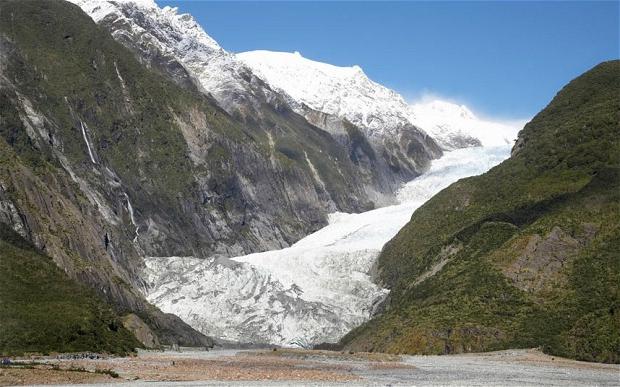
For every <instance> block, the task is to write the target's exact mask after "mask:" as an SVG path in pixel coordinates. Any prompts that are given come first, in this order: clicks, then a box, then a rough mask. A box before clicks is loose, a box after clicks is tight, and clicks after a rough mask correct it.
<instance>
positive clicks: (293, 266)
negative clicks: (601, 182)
mask: <svg viewBox="0 0 620 387" xmlns="http://www.w3.org/2000/svg"><path fill="white" fill-rule="evenodd" d="M509 153H510V148H509V147H508V146H501V147H477V148H465V149H459V150H455V151H452V152H447V153H446V154H445V156H444V157H442V158H441V159H439V160H436V161H434V162H433V164H432V166H431V168H430V170H429V171H428V172H427V173H426V174H424V175H422V176H420V177H418V178H417V179H415V180H413V181H411V182H409V183H408V184H407V185H405V186H404V187H403V188H402V190H401V191H400V192H399V194H398V197H399V199H400V204H398V205H393V206H389V207H384V208H379V209H376V210H373V211H368V212H365V213H361V214H344V213H336V214H332V215H331V217H330V223H329V225H328V226H326V227H324V228H323V229H321V230H319V231H317V232H315V233H313V234H311V235H309V236H307V237H306V238H304V239H302V240H300V241H299V242H297V243H296V244H294V245H293V246H291V247H289V248H286V249H282V250H276V251H268V252H264V253H257V254H250V255H246V256H242V257H236V258H233V259H198V258H191V257H158V258H155V257H152V258H147V259H146V270H145V273H144V274H145V279H146V280H147V283H148V286H149V288H148V294H147V298H148V299H149V301H151V302H153V303H154V304H155V305H157V306H158V307H160V308H161V309H162V310H163V311H165V312H169V313H174V314H176V315H178V316H179V317H181V318H182V319H183V320H184V321H186V322H187V323H189V324H190V325H191V326H192V327H194V328H196V329H198V330H200V331H201V332H204V333H207V334H209V335H211V336H214V337H217V338H220V339H225V340H234V341H240V342H252V343H271V344H279V345H288V346H306V345H310V344H315V343H320V342H335V341H337V340H338V339H340V337H342V336H343V335H344V334H345V333H346V332H348V331H349V330H350V329H352V328H353V327H355V326H357V325H359V324H361V323H362V322H364V321H366V320H368V319H369V318H370V315H371V312H372V309H373V306H374V305H375V304H376V303H377V302H379V301H380V300H382V299H383V298H384V297H385V295H386V294H387V290H386V289H381V288H380V287H378V286H377V285H375V284H374V283H373V282H372V280H371V278H370V276H369V274H368V273H369V270H370V268H371V266H372V264H373V262H374V261H375V259H376V257H377V255H378V253H379V251H380V249H381V248H382V246H383V245H384V244H385V242H387V241H388V240H389V239H391V238H392V237H393V236H394V235H395V234H396V233H397V232H398V230H399V229H400V228H401V227H403V226H404V225H405V223H407V221H408V220H409V219H410V217H411V214H412V213H413V211H414V210H415V209H416V208H417V207H419V206H420V205H422V204H423V203H424V202H425V201H426V200H428V199H429V198H430V197H431V196H432V195H434V194H435V193H437V192H438V191H440V190H441V189H443V188H445V187H446V186H448V185H449V184H451V183H453V182H454V181H456V180H458V179H460V178H463V177H466V176H472V175H477V174H480V173H483V172H485V171H487V170H488V169H489V168H491V167H492V166H494V165H496V164H498V163H499V162H501V161H502V160H503V159H505V158H507V157H508V156H509Z"/></svg>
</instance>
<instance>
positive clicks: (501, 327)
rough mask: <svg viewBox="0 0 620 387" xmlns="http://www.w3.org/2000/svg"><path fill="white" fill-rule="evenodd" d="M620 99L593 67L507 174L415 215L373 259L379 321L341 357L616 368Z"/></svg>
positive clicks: (475, 183) (354, 336)
mask: <svg viewBox="0 0 620 387" xmlns="http://www.w3.org/2000/svg"><path fill="white" fill-rule="evenodd" d="M618 90H620V61H612V62H606V63H602V64H600V65H599V66H597V67H595V68H594V69H592V70H590V71H589V72H587V73H585V74H584V75H582V76H580V77H578V78H577V79H575V80H573V81H572V82H570V84H568V85H567V86H566V87H565V88H564V89H563V90H561V91H560V92H559V93H558V95H557V96H556V97H555V98H554V99H553V101H552V102H551V103H550V104H549V106H547V107H546V108H545V109H544V110H543V111H542V112H540V113H539V114H538V115H537V116H536V117H535V118H534V119H533V120H532V121H531V122H530V123H529V124H527V125H526V127H525V128H524V130H523V131H522V132H521V133H520V136H519V137H520V139H519V141H518V142H517V144H516V145H515V149H514V150H513V156H512V157H511V158H510V159H509V160H507V161H505V162H503V163H502V164H500V165H499V166H497V167H495V168H493V169H492V170H491V171H489V172H487V173H486V174H484V175H482V176H478V177H472V178H468V179H463V180H461V181H458V182H457V183H455V184H453V185H451V186H450V187H448V188H447V189H445V190H444V191H442V192H440V193H439V194H438V195H436V196H435V197H433V198H432V199H431V200H430V201H428V202H427V203H426V204H425V205H424V206H422V207H420V208H419V209H418V210H417V211H416V212H415V213H414V215H413V216H412V219H411V221H410V222H409V223H408V224H407V225H406V226H405V227H404V228H403V229H402V230H401V231H400V232H399V233H398V235H397V236H396V237H395V238H394V239H392V240H391V241H390V242H389V243H388V244H386V246H385V247H384V250H383V252H382V254H381V256H380V258H379V272H380V278H381V280H382V281H383V282H384V283H385V284H386V285H387V286H389V287H390V288H392V293H391V301H390V305H389V307H388V308H387V311H386V312H385V313H384V314H382V315H380V316H378V317H376V318H375V319H373V320H371V321H370V322H368V323H367V324H365V325H363V326H361V327H359V328H358V329H356V330H354V331H352V332H350V333H349V334H348V335H347V336H346V337H345V338H344V339H343V343H344V344H345V345H346V346H347V347H351V348H354V349H361V350H374V351H388V352H396V353H426V354H431V353H458V352H466V351H487V350H496V349H503V348H509V347H535V346H536V347H537V346H540V347H542V348H543V349H544V350H545V351H547V352H549V353H552V354H557V355H562V356H567V357H572V358H576V359H581V360H588V361H601V362H615V363H618V362H620V226H619V224H620V140H619V139H620V124H619V121H618V119H619V114H620V94H619V93H618ZM438 265H439V266H438ZM444 265H445V266H444ZM437 267H440V270H438V271H437V272H436V273H435V274H434V275H433V274H432V273H433V270H432V269H433V268H435V269H436V268H437Z"/></svg>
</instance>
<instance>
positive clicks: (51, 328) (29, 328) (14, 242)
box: [0, 224, 141, 355]
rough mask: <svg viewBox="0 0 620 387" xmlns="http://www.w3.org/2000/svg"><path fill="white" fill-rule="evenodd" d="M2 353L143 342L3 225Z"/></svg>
mask: <svg viewBox="0 0 620 387" xmlns="http://www.w3.org/2000/svg"><path fill="white" fill-rule="evenodd" d="M0 330H1V334H0V354H2V355H21V354H23V353H26V352H35V353H50V352H80V351H94V352H108V353H116V354H126V353H128V352H131V351H133V350H134V349H135V348H136V347H140V346H141V344H140V343H139V342H138V341H137V340H136V339H135V338H134V337H133V335H132V334H131V333H129V332H128V331H127V330H126V329H125V328H123V326H122V325H121V323H120V321H119V320H118V318H117V316H116V315H115V314H114V313H113V312H112V310H111V309H110V308H109V307H108V306H107V305H105V304H104V303H103V302H102V301H101V300H100V299H99V298H97V297H96V296H95V295H94V294H93V292H92V291H91V290H89V289H87V288H85V287H84V286H81V285H78V284H76V283H75V282H73V281H71V280H70V279H69V278H67V276H66V275H65V273H63V272H62V271H61V270H60V269H59V268H58V267H57V266H56V264H55V263H54V262H53V261H52V260H51V258H49V257H47V256H45V255H43V254H41V253H39V252H38V251H36V249H35V248H34V247H33V246H31V245H30V243H28V242H27V241H25V240H24V239H22V238H21V237H20V236H19V235H17V234H16V233H14V232H13V231H12V230H9V229H8V228H7V227H6V226H3V225H1V224H0Z"/></svg>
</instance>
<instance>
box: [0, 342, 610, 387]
mask: <svg viewBox="0 0 620 387" xmlns="http://www.w3.org/2000/svg"><path fill="white" fill-rule="evenodd" d="M24 362H25V361H24ZM28 362H29V363H28V364H29V365H28V368H21V369H20V368H0V385H50V384H54V385H69V384H74V383H79V384H82V385H100V384H101V383H114V384H120V383H122V384H124V385H127V386H138V385H144V384H148V385H149V386H164V385H166V386H167V385H175V386H205V385H207V386H211V385H213V386H215V385H239V386H241V385H243V386H263V385H269V386H332V385H334V386H339V385H363V386H396V385H442V386H445V385H450V386H456V385H458V386H618V385H620V365H611V364H598V363H586V362H579V361H573V360H568V359H563V358H557V357H553V356H548V355H545V354H542V353H541V352H539V351H537V350H534V349H529V350H509V351H499V352H489V353H482V354H463V355H449V356H396V355H387V354H378V353H349V352H329V351H309V350H293V349H278V350H275V351H274V350H222V349H219V350H213V351H184V352H172V351H166V352H156V351H141V352H139V353H138V355H137V356H134V357H126V358H114V357H108V358H100V359H88V358H87V359H78V360H74V359H67V358H66V357H60V358H58V357H46V358H37V359H30V360H28ZM14 364H15V363H14ZM17 364H18V366H19V362H17ZM24 364H25V363H24ZM96 371H97V372H96Z"/></svg>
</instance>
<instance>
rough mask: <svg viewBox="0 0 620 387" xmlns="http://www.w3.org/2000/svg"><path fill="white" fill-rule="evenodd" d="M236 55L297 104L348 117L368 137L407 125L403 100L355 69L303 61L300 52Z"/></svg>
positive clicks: (353, 67)
mask: <svg viewBox="0 0 620 387" xmlns="http://www.w3.org/2000/svg"><path fill="white" fill-rule="evenodd" d="M236 57H237V58H238V59H240V60H241V61H243V62H244V63H245V64H247V65H248V66H249V67H250V68H251V69H252V71H253V72H254V73H255V74H256V75H258V76H259V77H260V78H262V79H263V80H264V81H266V82H267V83H268V84H269V85H270V86H271V87H272V88H273V89H275V90H277V91H280V92H283V93H285V94H288V95H289V96H290V97H292V98H293V99H294V100H295V102H297V103H299V104H304V105H306V106H308V107H310V108H311V109H314V110H317V111H320V112H323V113H326V114H331V115H336V116H338V117H341V118H346V119H347V120H349V121H351V122H352V123H354V124H356V125H358V126H361V127H363V128H367V129H369V131H370V134H371V135H373V134H374V135H376V134H379V133H380V132H382V131H384V130H386V129H389V128H397V127H399V126H402V124H403V123H406V122H407V114H408V111H407V109H408V107H407V103H406V102H405V100H404V99H403V98H402V97H401V96H400V95H398V94H397V93H395V92H394V91H392V90H390V89H388V88H386V87H384V86H382V85H380V84H378V83H376V82H373V81H372V80H370V79H369V78H368V77H367V76H366V74H364V72H363V71H362V69H361V68H360V67H359V66H357V65H355V66H350V67H341V66H334V65H331V64H327V63H322V62H317V61H313V60H310V59H307V58H304V57H303V56H302V55H301V54H300V53H299V52H293V53H289V52H274V51H265V50H258V51H249V52H243V53H240V54H237V55H236Z"/></svg>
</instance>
